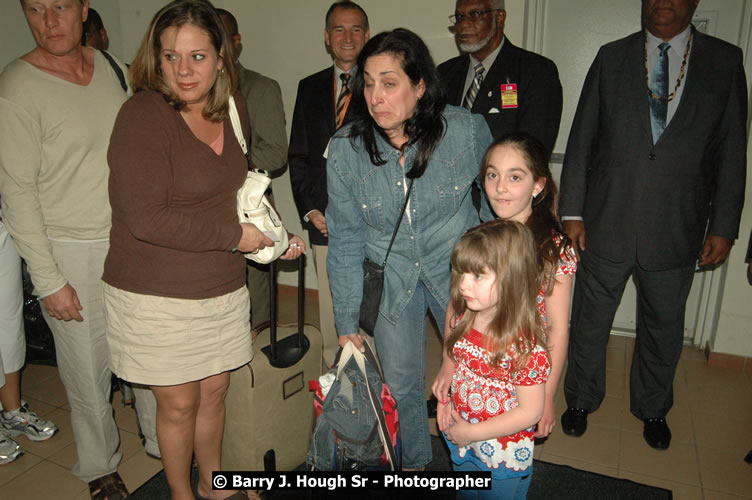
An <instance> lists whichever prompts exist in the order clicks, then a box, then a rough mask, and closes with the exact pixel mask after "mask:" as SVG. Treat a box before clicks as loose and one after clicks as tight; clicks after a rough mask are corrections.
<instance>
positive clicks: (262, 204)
mask: <svg viewBox="0 0 752 500" xmlns="http://www.w3.org/2000/svg"><path fill="white" fill-rule="evenodd" d="M230 121H231V122H232V129H233V131H234V132H235V137H237V139H238V142H239V143H240V148H241V149H242V150H243V153H245V156H246V158H247V157H248V146H247V145H246V142H245V139H244V138H243V128H242V127H241V125H240V116H239V115H238V108H237V107H236V106H235V99H234V98H233V97H232V96H230ZM271 182H272V179H271V177H269V174H267V173H266V172H265V171H264V170H257V169H250V170H248V176H247V177H246V179H245V183H244V184H243V187H241V188H240V189H239V190H238V219H239V220H240V222H244V223H251V224H253V225H254V226H256V227H257V228H258V229H259V230H260V231H261V232H263V233H264V234H265V235H266V236H268V237H269V239H271V240H272V241H273V242H274V246H271V247H266V248H262V249H260V250H259V251H258V252H256V253H246V254H244V255H245V258H246V259H250V260H253V261H255V262H258V263H260V264H268V263H269V262H272V261H274V260H277V259H278V258H279V257H280V256H281V255H282V254H283V253H285V252H286V251H287V247H288V246H289V243H288V241H287V230H286V229H285V227H284V226H283V225H282V221H281V220H280V218H279V215H277V212H276V211H275V210H274V207H272V205H271V203H269V200H268V199H267V198H266V196H265V195H264V193H265V192H266V189H267V188H268V187H269V184H271Z"/></svg>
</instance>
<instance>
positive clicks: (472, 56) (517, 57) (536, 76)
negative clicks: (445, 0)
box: [438, 0, 562, 151]
mask: <svg viewBox="0 0 752 500" xmlns="http://www.w3.org/2000/svg"><path fill="white" fill-rule="evenodd" d="M506 16H507V13H506V11H505V10H504V0H457V4H456V8H455V13H454V15H453V16H449V19H450V21H451V22H452V23H453V24H454V29H455V41H456V42H457V47H458V48H459V49H460V51H462V52H463V54H462V55H459V56H457V57H455V58H452V59H450V60H448V61H446V62H444V63H442V64H441V65H439V68H438V69H439V75H440V76H441V80H442V84H443V86H444V90H445V91H446V92H447V97H448V102H449V104H454V105H456V106H464V107H465V108H467V109H469V110H471V111H472V112H473V113H479V114H482V115H483V116H484V117H485V118H486V121H487V122H488V126H489V128H490V129H491V133H492V134H493V136H494V138H499V137H500V136H502V135H504V134H505V133H507V132H512V131H516V130H521V131H525V132H528V133H530V134H532V135H534V136H535V137H537V138H538V139H540V140H541V142H543V143H544V144H545V145H546V147H547V148H548V150H549V151H553V148H554V144H555V143H556V136H557V135H558V133H559V122H560V121H561V108H562V94H561V83H560V82H559V73H558V71H557V69H556V65H555V64H554V63H553V62H552V61H551V60H549V59H546V58H545V57H543V56H540V55H538V54H535V53H533V52H529V51H527V50H523V49H520V48H518V47H515V46H514V45H512V43H511V42H510V41H509V40H508V39H507V38H506V37H505V36H504V21H505V20H506Z"/></svg>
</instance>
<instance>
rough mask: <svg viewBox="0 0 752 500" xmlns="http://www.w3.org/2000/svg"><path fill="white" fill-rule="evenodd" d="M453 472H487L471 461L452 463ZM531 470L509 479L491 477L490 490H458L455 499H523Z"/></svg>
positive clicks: (528, 485) (525, 495)
mask: <svg viewBox="0 0 752 500" xmlns="http://www.w3.org/2000/svg"><path fill="white" fill-rule="evenodd" d="M452 469H454V471H455V472H488V471H489V469H481V468H480V467H478V466H477V465H475V464H474V463H472V462H462V463H461V464H460V465H457V464H454V463H453V464H452ZM531 479H533V471H532V469H531V470H530V474H528V475H527V476H524V477H510V478H509V479H492V480H491V489H490V490H459V491H458V492H457V500H525V498H527V490H528V489H530V480H531Z"/></svg>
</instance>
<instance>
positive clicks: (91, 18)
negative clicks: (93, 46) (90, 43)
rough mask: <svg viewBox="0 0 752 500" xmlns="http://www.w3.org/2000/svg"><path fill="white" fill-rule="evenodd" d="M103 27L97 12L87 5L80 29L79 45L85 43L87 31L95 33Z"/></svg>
mask: <svg viewBox="0 0 752 500" xmlns="http://www.w3.org/2000/svg"><path fill="white" fill-rule="evenodd" d="M103 29H104V23H103V22H102V17H101V16H100V15H99V12H97V11H96V10H94V9H92V8H91V7H89V14H88V15H87V16H86V21H84V28H83V31H81V45H86V37H87V36H88V34H89V33H96V32H98V31H101V30H103Z"/></svg>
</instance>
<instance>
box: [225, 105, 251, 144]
mask: <svg viewBox="0 0 752 500" xmlns="http://www.w3.org/2000/svg"><path fill="white" fill-rule="evenodd" d="M229 112H230V123H232V130H233V132H235V137H236V138H237V139H238V143H239V144H240V149H242V150H243V154H244V155H246V157H247V156H248V145H247V144H246V142H245V137H243V126H242V125H241V124H240V115H239V114H238V107H237V106H236V105H235V98H234V97H233V96H230V110H229Z"/></svg>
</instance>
